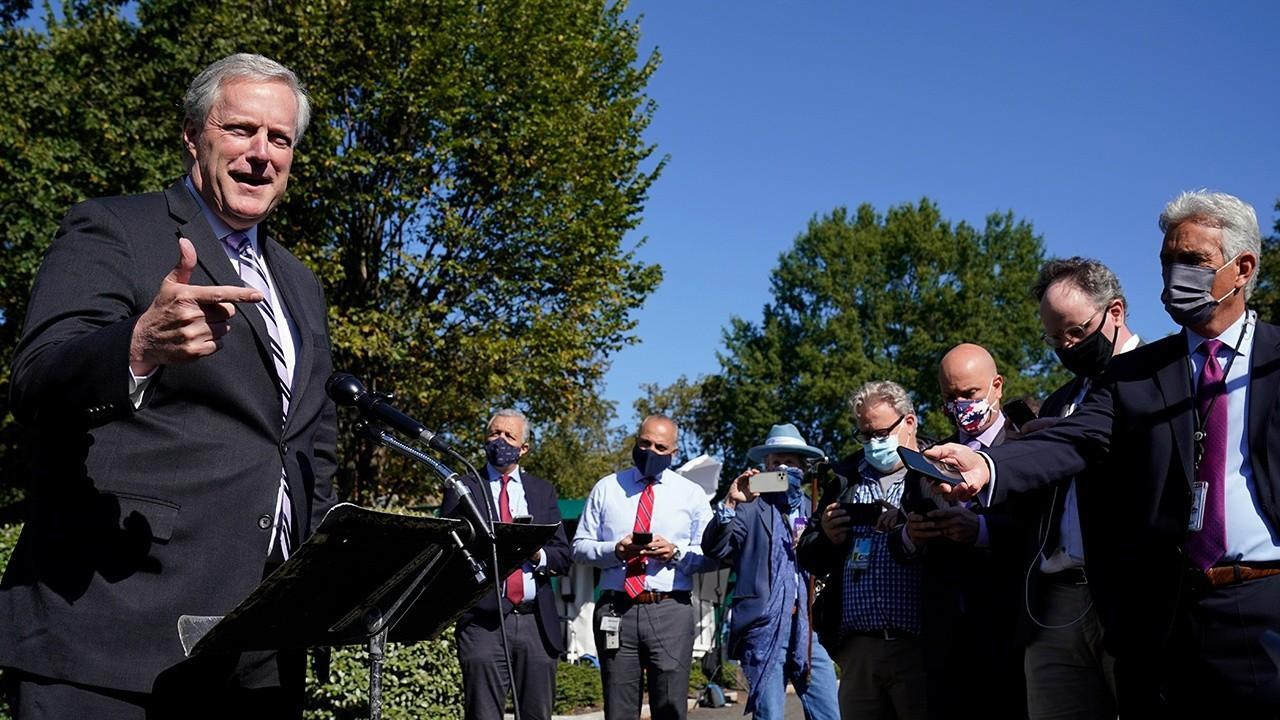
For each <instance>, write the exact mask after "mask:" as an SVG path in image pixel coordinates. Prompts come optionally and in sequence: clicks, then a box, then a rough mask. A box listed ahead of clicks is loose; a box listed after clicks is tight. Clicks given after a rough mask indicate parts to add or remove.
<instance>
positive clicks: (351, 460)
mask: <svg viewBox="0 0 1280 720" xmlns="http://www.w3.org/2000/svg"><path fill="white" fill-rule="evenodd" d="M117 5H118V3H116V2H111V1H110V0H99V1H97V2H94V1H92V0H86V1H84V2H79V3H76V4H75V5H74V8H75V11H74V12H70V13H68V14H67V16H66V17H50V18H49V19H48V20H47V31H45V32H32V31H29V30H20V29H16V28H8V29H5V30H3V31H2V32H3V35H2V37H3V40H2V41H0V52H3V54H4V59H5V63H4V66H5V70H4V71H3V74H2V75H0V95H2V97H0V118H2V119H3V122H0V181H2V182H0V193H4V194H5V197H4V199H3V201H0V242H2V243H3V247H4V251H5V256H6V261H7V262H6V264H5V266H4V267H3V268H2V269H0V313H2V317H0V354H2V355H3V356H4V362H5V363H6V364H5V365H4V366H3V367H2V368H0V372H2V373H3V374H2V375H0V380H3V381H6V382H7V372H8V367H7V361H8V357H9V355H10V354H11V352H12V348H13V346H14V342H15V338H16V335H17V332H18V329H19V324H20V321H21V318H22V316H23V313H24V310H25V302H26V293H27V290H28V288H29V286H30V280H31V277H32V275H33V273H34V271H35V268H36V267H37V265H38V263H39V259H40V256H41V253H42V252H43V249H44V247H45V246H46V245H47V243H48V240H49V239H50V237H51V236H52V234H53V230H54V229H55V227H56V225H57V222H58V220H59V219H60V218H61V216H62V214H63V213H64V212H65V210H66V208H67V207H68V206H69V205H70V204H72V203H73V202H75V201H77V200H80V199H84V198H87V197H93V196H98V195H103V194H118V193H128V192H139V191H145V190H155V189H159V188H161V187H163V186H164V185H166V184H167V183H168V182H171V181H172V180H174V179H175V178H177V177H178V176H179V175H181V173H182V170H183V168H182V163H181V158H180V154H179V144H178V137H179V125H180V119H181V111H180V98H181V96H182V93H183V91H184V89H185V87H186V84H187V83H188V82H189V81H190V79H191V78H192V77H194V75H195V73H196V72H198V71H199V69H200V68H202V67H203V66H204V65H206V64H207V63H209V62H211V61H212V60H214V59H217V58H218V57H221V56H223V55H225V54H228V53H230V52H236V51H242V50H251V51H253V52H259V53H262V54H265V55H268V56H271V57H274V58H276V59H279V60H280V61H282V62H284V63H285V64H286V65H289V66H290V67H292V68H293V69H294V70H295V71H297V72H298V74H299V76H300V77H301V78H302V79H303V82H304V83H305V84H306V85H307V87H308V90H309V92H310V94H311V96H312V99H313V102H314V108H315V111H314V115H313V122H312V126H311V129H310V130H309V131H308V133H307V135H306V137H305V138H303V140H302V144H301V145H300V147H299V149H298V153H297V155H296V157H295V162H294V169H293V183H292V185H291V188H290V190H289V193H288V195H287V196H286V198H285V202H284V203H283V204H282V206H281V208H280V209H279V210H278V211H277V213H276V215H274V216H273V217H272V218H271V219H270V220H269V221H268V225H269V230H270V231H271V232H272V234H273V236H275V237H276V238H277V239H278V240H280V241H281V242H282V243H283V244H284V245H285V246H286V247H288V248H289V249H290V250H292V251H293V252H294V253H295V254H297V255H298V256H299V257H301V258H302V259H303V260H304V262H306V263H308V264H309V265H310V266H311V267H312V268H313V269H314V270H315V271H316V272H317V274H318V275H319V276H320V278H321V281H322V282H323V283H324V285H325V287H326V288H327V291H328V299H329V302H330V320H331V327H330V330H331V333H332V339H333V353H334V360H335V366H336V367H338V368H341V369H346V370H349V371H351V372H353V373H355V374H357V375H358V376H360V377H362V378H364V379H365V380H366V381H368V384H370V385H371V386H374V387H376V388H381V389H391V390H394V391H395V392H396V395H397V397H398V401H399V402H400V403H401V404H402V405H403V406H404V407H405V408H406V409H408V410H409V411H410V412H412V413H413V414H416V415H419V416H421V417H422V418H424V419H425V420H427V421H428V423H429V424H430V425H431V426H432V427H433V428H436V429H441V430H444V431H446V432H451V433H453V434H455V435H457V436H458V437H459V438H460V439H462V440H466V441H474V440H476V439H478V438H479V436H480V433H481V432H482V430H483V427H482V425H483V420H478V419H477V418H483V417H487V413H488V411H489V410H490V409H492V408H493V407H495V406H499V405H514V406H517V407H521V408H522V409H524V410H525V411H526V412H528V413H529V414H530V416H531V417H532V418H533V419H534V420H535V423H536V424H538V425H542V426H554V425H556V424H557V423H559V422H561V421H562V420H563V419H565V418H569V417H570V416H571V415H572V414H573V413H575V412H579V408H581V407H582V406H583V405H584V404H586V403H587V402H588V401H589V399H590V398H591V396H592V395H593V394H594V390H595V388H596V387H597V385H598V382H599V380H600V378H601V377H602V375H603V372H604V370H605V369H606V368H607V362H608V357H609V355H610V354H611V353H613V352H615V351H616V350H618V349H619V348H620V347H622V346H623V345H624V344H626V343H628V342H630V341H631V331H632V328H633V325H634V321H633V319H632V318H631V316H630V311H631V310H633V309H634V308H636V307H638V306H639V304H640V303H641V302H642V301H643V299H644V298H645V297H646V295H647V294H648V292H649V291H650V290H651V289H652V288H653V287H654V286H655V285H656V284H657V283H658V281H659V279H660V271H659V269H658V268H657V267H656V266H646V265H643V264H642V263H639V262H638V261H636V259H635V258H634V257H633V255H632V253H631V252H630V251H629V250H627V249H626V248H625V247H624V246H623V245H622V238H623V235H624V233H626V232H627V231H628V230H630V229H631V228H633V227H635V226H636V224H637V223H638V221H639V213H640V211H641V209H642V207H643V203H644V201H645V198H646V195H647V192H648V189H649V186H650V184H651V183H652V182H653V181H654V179H655V178H656V177H657V175H658V173H659V172H660V170H661V168H662V164H663V163H662V161H661V160H659V161H654V159H653V158H652V157H651V156H652V151H653V148H652V147H651V146H649V145H647V144H646V143H645V142H644V141H643V139H642V133H643V131H644V129H645V127H646V126H647V124H648V122H649V118H650V116H651V113H652V111H653V105H652V103H651V102H650V101H649V100H648V99H647V98H646V97H645V95H644V88H645V84H646V83H647V81H648V78H649V76H650V75H651V73H652V72H653V71H654V69H655V68H656V64H657V57H656V54H655V55H654V56H651V57H649V58H647V59H644V60H641V59H639V58H637V53H636V45H637V40H638V27H637V25H636V23H635V22H630V21H626V20H623V19H622V17H621V11H622V8H621V6H620V5H614V6H606V5H605V4H604V1H603V0H571V1H563V2H562V1H558V0H557V1H552V0H500V1H499V2H486V3H478V2H461V1H458V0H431V1H429V2H423V1H421V0H307V1H306V2H303V1H302V0H283V1H281V2H273V3H270V4H263V3H259V2H249V1H248V0H231V1H229V2H222V3H187V2H180V1H178V0H141V1H140V2H138V3H137V4H136V6H134V9H135V10H136V21H132V20H126V19H124V18H122V16H121V15H120V13H119V8H118V7H117ZM248 38H252V42H249V41H247V39H248ZM4 394H5V395H7V393H4ZM571 424H572V423H571ZM342 436H343V437H344V438H345V437H347V433H346V432H345V430H344V432H343V433H342ZM346 442H347V446H346V447H345V448H344V450H345V452H343V454H342V455H343V458H344V460H345V463H344V465H345V467H344V469H343V471H342V474H341V476H340V478H339V480H340V486H341V488H342V490H343V491H344V494H345V495H346V496H347V497H350V498H354V499H367V498H369V497H372V496H374V495H375V494H380V493H385V492H388V491H396V492H399V493H401V494H402V496H403V497H405V498H406V499H407V498H413V497H418V496H420V495H422V494H424V493H426V490H425V489H424V487H423V485H422V484H421V483H422V480H421V477H422V473H421V472H419V471H417V470H413V469H408V468H404V467H403V466H399V465H395V464H392V465H390V466H388V467H390V468H391V469H393V472H389V473H383V474H382V475H381V476H379V475H378V473H377V472H376V471H377V470H378V468H379V467H381V466H382V465H383V463H384V458H383V457H382V456H381V454H380V452H378V451H376V450H375V449H374V448H371V447H369V446H367V445H360V444H358V443H357V442H355V441H351V440H348V441H346ZM5 445H6V447H11V446H12V436H11V435H10V436H8V437H6V439H5ZM6 461H7V464H9V465H11V464H12V453H10V454H9V455H8V456H7V457H6ZM6 469H11V468H6ZM9 477H13V475H12V474H10V475H9Z"/></svg>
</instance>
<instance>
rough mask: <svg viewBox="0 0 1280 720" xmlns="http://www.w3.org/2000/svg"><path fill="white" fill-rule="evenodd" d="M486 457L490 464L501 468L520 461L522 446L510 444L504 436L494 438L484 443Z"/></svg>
mask: <svg viewBox="0 0 1280 720" xmlns="http://www.w3.org/2000/svg"><path fill="white" fill-rule="evenodd" d="M484 458H485V460H488V461H489V464H490V465H492V466H494V467H495V468H498V469H499V470H501V469H502V468H505V467H510V466H512V465H515V464H516V463H517V462H519V461H520V448H518V447H515V446H513V445H510V444H508V443H507V441H506V440H503V439H502V438H494V439H492V440H490V441H489V442H487V443H485V444H484Z"/></svg>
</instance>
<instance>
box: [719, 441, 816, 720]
mask: <svg viewBox="0 0 1280 720" xmlns="http://www.w3.org/2000/svg"><path fill="white" fill-rule="evenodd" d="M747 457H748V458H750V459H751V460H753V461H755V462H761V461H763V463H764V469H765V473H764V474H761V473H760V471H759V470H757V469H755V468H752V469H749V470H747V471H746V472H744V473H742V474H741V475H739V476H738V477H737V478H735V479H734V481H733V482H732V483H731V484H730V486H729V491H728V494H727V495H726V496H725V498H724V500H722V501H721V502H720V503H719V504H718V505H717V507H716V513H715V516H714V517H713V518H712V520H711V524H710V525H708V526H707V529H706V531H705V532H704V533H703V535H702V550H703V552H704V553H705V554H706V555H707V556H708V557H712V558H716V559H718V560H721V561H723V562H725V563H728V564H730V565H732V566H733V567H734V568H735V569H736V570H737V575H738V581H737V585H736V586H735V588H734V591H733V613H732V614H731V616H730V624H729V657H731V658H733V659H735V660H738V661H740V662H741V663H742V671H743V673H744V674H745V675H746V677H747V681H748V683H749V684H750V692H749V693H748V695H747V703H746V712H748V713H753V715H754V717H756V718H759V719H761V720H766V719H769V720H771V719H774V718H777V719H781V718H782V717H783V715H784V710H785V707H784V706H785V701H786V687H787V682H788V681H790V682H791V684H792V686H793V687H795V690H796V695H797V696H799V698H800V702H801V705H803V707H804V713H805V717H806V718H808V720H837V719H838V718H839V717H840V711H839V708H838V706H837V701H836V676H835V667H834V666H833V665H832V663H831V656H830V655H828V654H827V651H826V650H825V649H824V648H823V647H822V644H821V643H819V642H817V641H816V639H815V638H814V632H813V628H812V617H811V613H810V608H809V590H810V587H811V583H812V578H811V577H810V576H809V573H807V572H805V571H803V570H802V569H800V568H799V567H797V565H796V556H795V542H796V538H797V537H798V536H799V534H800V532H801V531H802V530H803V529H804V527H805V524H806V523H807V522H808V520H809V517H810V515H812V513H813V503H812V502H811V501H810V500H809V498H807V497H805V495H804V492H803V491H802V487H801V485H802V478H803V475H804V471H803V469H802V468H803V467H804V464H805V462H806V460H813V459H818V458H821V457H823V453H822V451H821V450H819V449H818V448H816V447H813V446H811V445H809V444H808V443H806V442H805V440H804V437H803V436H802V435H801V434H800V431H799V430H798V429H797V428H796V426H795V425H792V424H790V423H787V424H784V425H774V426H773V428H772V429H771V430H770V431H769V435H768V437H767V438H766V439H765V441H764V443H763V444H761V445H757V446H756V447H753V448H751V449H750V450H748V451H747ZM779 475H781V477H780V478H779V477H778V476H779ZM766 478H767V479H769V480H771V481H776V480H778V479H780V480H781V481H782V482H781V483H777V482H772V483H771V484H768V485H766V484H765V482H764V480H765V479H766Z"/></svg>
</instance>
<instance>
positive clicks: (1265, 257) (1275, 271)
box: [1249, 201, 1280, 322]
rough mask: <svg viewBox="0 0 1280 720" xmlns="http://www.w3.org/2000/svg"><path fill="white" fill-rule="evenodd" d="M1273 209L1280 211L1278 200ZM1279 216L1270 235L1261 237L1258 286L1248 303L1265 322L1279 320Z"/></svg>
mask: <svg viewBox="0 0 1280 720" xmlns="http://www.w3.org/2000/svg"><path fill="white" fill-rule="evenodd" d="M1275 209H1276V210H1277V211H1280V201H1277V202H1276V206H1275ZM1277 258H1280V217H1278V218H1276V221H1275V225H1274V227H1273V229H1272V234H1271V236H1270V237H1265V238H1263V239H1262V262H1261V264H1260V265H1259V268H1258V286H1257V287H1256V288H1255V289H1254V292H1253V297H1251V298H1249V305H1251V306H1252V307H1253V308H1255V309H1256V310H1257V311H1258V316H1259V317H1260V318H1261V319H1262V320H1265V321H1267V322H1277V321H1280V260H1277Z"/></svg>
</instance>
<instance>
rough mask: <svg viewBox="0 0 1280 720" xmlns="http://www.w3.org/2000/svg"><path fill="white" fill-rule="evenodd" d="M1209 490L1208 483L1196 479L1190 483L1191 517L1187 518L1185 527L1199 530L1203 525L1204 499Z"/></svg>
mask: <svg viewBox="0 0 1280 720" xmlns="http://www.w3.org/2000/svg"><path fill="white" fill-rule="evenodd" d="M1208 492H1209V483H1207V482H1202V481H1200V480H1197V481H1195V482H1193V483H1191V517H1190V518H1188V519H1187V529H1188V530H1190V531H1191V532H1200V529H1201V528H1203V527H1204V499H1205V496H1206V495H1207V494H1208Z"/></svg>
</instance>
